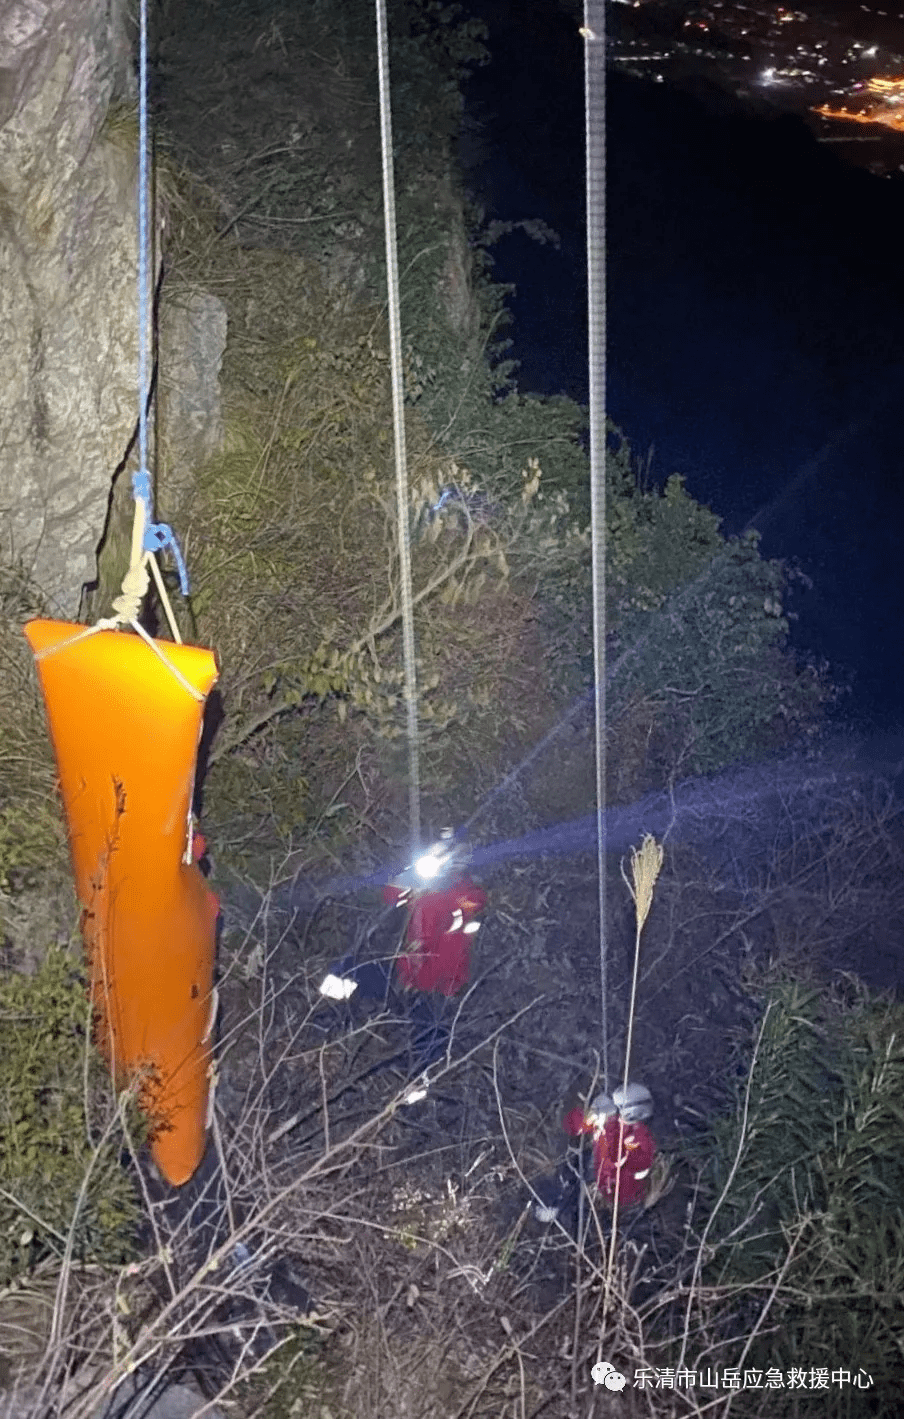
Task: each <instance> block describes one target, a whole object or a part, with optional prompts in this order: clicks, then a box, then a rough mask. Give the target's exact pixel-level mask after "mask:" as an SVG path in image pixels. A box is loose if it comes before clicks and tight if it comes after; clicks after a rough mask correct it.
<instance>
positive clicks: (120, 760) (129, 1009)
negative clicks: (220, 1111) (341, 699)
mask: <svg viewBox="0 0 904 1419" xmlns="http://www.w3.org/2000/svg"><path fill="white" fill-rule="evenodd" d="M25 634H26V636H27V638H28V641H29V643H30V645H31V648H32V650H33V652H34V654H35V657H36V660H37V667H38V674H39V676H40V681H41V689H42V691H43V695H44V700H45V704H46V707H47V717H48V722H49V725H50V734H51V738H52V740H53V746H54V751H55V753H56V760H57V766H58V770H59V779H60V789H61V793H62V797H63V804H64V807H65V811H66V818H67V821H68V827H69V842H70V847H71V851H72V864H73V870H74V875H75V885H76V891H77V893H78V897H79V900H80V902H81V905H82V908H83V912H82V935H83V938H84V943H85V951H86V956H87V960H88V965H89V970H90V977H91V994H92V1001H93V1004H94V1008H95V1029H96V1038H97V1042H98V1045H99V1047H100V1049H101V1050H102V1051H103V1053H104V1055H105V1057H106V1059H107V1060H108V1062H109V1064H110V1067H111V1070H112V1072H113V1076H114V1079H115V1081H116V1084H117V1087H118V1088H122V1087H124V1086H125V1085H126V1084H127V1083H128V1082H130V1081H133V1080H137V1081H138V1087H139V1097H140V1102H141V1105H142V1108H143V1110H144V1112H145V1114H146V1115H147V1117H148V1118H149V1119H150V1122H151V1126H152V1133H151V1150H152V1154H153V1158H154V1161H155V1163H156V1164H157V1166H158V1168H159V1169H160V1171H161V1173H162V1174H163V1175H164V1177H166V1179H167V1180H168V1181H169V1182H170V1183H172V1184H174V1185H177V1186H178V1185H179V1184H181V1183H184V1182H187V1181H188V1179H189V1178H190V1177H191V1176H192V1174H193V1173H194V1171H195V1169H196V1167H197V1166H198V1164H199V1162H200V1161H201V1158H202V1156H203V1153H204V1147H205V1139H206V1130H207V1121H208V1100H209V1096H210V1091H211V1088H212V1083H211V1072H212V1040H213V1030H214V1024H215V1014H216V1003H215V1002H216V993H215V988H214V956H215V950H216V918H217V912H218V910H219V904H218V902H217V898H216V897H215V896H214V894H213V892H211V891H210V889H209V887H208V886H207V883H206V881H205V879H204V876H203V874H202V873H201V871H200V870H199V868H198V866H197V863H196V862H195V861H193V860H192V852H191V842H190V836H191V832H190V817H189V814H190V812H191V803H192V793H193V787H194V771H195V759H196V755H197V748H198V740H199V737H200V732H201V721H202V715H203V709H204V700H205V698H206V696H207V695H208V694H209V692H210V690H211V689H212V688H213V685H214V683H215V682H216V679H217V673H218V672H217V665H216V660H215V658H214V656H213V654H212V653H211V652H210V651H209V650H202V649H199V648H197V647H195V646H186V645H175V644H172V643H171V642H168V641H167V642H162V641H160V642H156V643H155V644H156V646H157V647H158V648H159V652H160V653H159V654H155V651H154V649H153V648H152V647H151V646H150V645H148V644H147V643H146V642H145V641H144V640H142V639H141V637H140V636H138V635H134V634H131V633H128V632H123V631H114V630H104V631H97V632H95V633H93V634H87V635H86V634H85V627H84V626H76V625H71V624H69V623H66V622H59V621H32V622H30V623H29V624H28V625H27V626H26V628H25ZM174 671H175V672H178V673H174ZM180 676H181V677H182V680H184V681H187V682H188V683H187V685H186V684H184V683H180V679H179V677H180ZM189 687H191V688H189ZM192 690H193V691H194V692H195V693H194V694H193V693H192ZM196 695H197V698H196V697H195V696H196Z"/></svg>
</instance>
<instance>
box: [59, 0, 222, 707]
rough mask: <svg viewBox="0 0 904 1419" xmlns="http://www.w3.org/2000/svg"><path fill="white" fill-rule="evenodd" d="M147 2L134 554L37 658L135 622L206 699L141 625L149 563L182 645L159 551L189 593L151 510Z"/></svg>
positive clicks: (176, 555) (143, 10) (168, 533)
mask: <svg viewBox="0 0 904 1419" xmlns="http://www.w3.org/2000/svg"><path fill="white" fill-rule="evenodd" d="M147 28H148V27H147V0H141V4H140V7H139V46H138V469H137V471H136V472H135V473H134V474H133V475H132V494H133V497H134V499H135V514H134V518H133V521H132V543H131V552H130V557H129V566H128V569H127V570H126V573H125V576H124V577H123V579H122V586H121V588H120V593H119V596H117V597H116V599H115V600H114V602H113V611H114V612H115V614H114V615H113V616H107V617H103V618H101V619H99V620H98V621H96V622H95V624H94V625H93V626H88V627H86V628H85V630H83V631H80V632H79V633H78V635H75V636H72V637H71V638H70V639H69V640H65V641H61V642H60V643H59V644H58V645H55V646H48V648H47V649H46V650H43V651H41V652H39V653H38V655H37V657H36V658H37V659H38V660H44V659H45V658H46V657H47V656H50V655H55V654H57V652H58V651H61V650H64V649H68V648H69V647H71V646H73V645H76V644H77V643H78V642H79V641H83V640H87V639H88V637H89V636H94V635H97V633H98V631H116V630H119V629H120V628H121V627H122V626H126V625H127V626H130V627H131V629H132V630H133V631H135V632H136V633H137V634H138V635H139V636H141V638H142V640H143V641H145V642H146V644H147V645H149V646H150V648H151V650H153V652H154V654H155V655H156V656H158V658H159V659H160V660H162V661H163V663H164V665H166V667H167V668H168V670H169V671H170V672H171V673H172V675H173V676H174V677H175V679H176V680H177V681H178V682H179V684H180V685H181V686H182V688H183V689H184V690H187V691H188V693H189V694H190V695H191V696H192V697H193V698H194V699H196V700H203V699H204V696H203V695H202V694H199V692H198V691H197V690H196V689H195V687H194V686H193V685H191V684H189V682H188V680H186V678H185V676H184V675H182V674H181V672H180V671H179V670H178V669H177V668H176V666H175V665H173V663H172V661H171V660H170V659H169V657H168V656H167V655H166V653H165V651H163V650H162V649H161V648H160V646H159V645H157V644H156V642H155V641H154V640H153V639H152V638H151V637H150V636H149V635H148V633H147V631H145V630H144V628H143V627H142V626H141V624H140V622H139V620H138V617H139V615H140V614H141V605H142V602H143V601H144V598H145V596H146V594H147V589H148V581H149V577H148V567H150V570H151V573H152V575H153V577H154V583H155V585H156V588H157V593H158V595H159V597H160V602H161V605H162V606H163V610H164V613H165V615H166V619H167V622H168V624H169V628H170V634H171V635H172V638H173V640H174V641H175V642H176V644H177V645H181V644H182V637H181V635H180V634H179V627H178V626H177V624H176V618H175V616H174V615H173V608H172V605H171V604H170V599H169V595H168V594H167V590H166V587H165V585H164V583H163V577H162V576H161V574H160V568H159V567H158V565H157V561H156V558H155V557H154V553H155V552H159V551H162V550H163V549H164V548H165V547H169V549H170V551H171V552H172V555H173V560H174V561H175V563H176V569H177V571H178V573H179V586H180V588H181V591H182V595H183V596H187V595H188V573H187V572H186V569H185V562H184V560H183V557H182V553H181V550H180V548H179V544H178V542H177V541H176V536H175V533H174V532H173V529H172V528H171V527H170V526H169V525H168V524H167V523H165V522H151V521H150V519H149V508H150V505H151V475H150V473H149V472H148V467H147V453H148V403H149V385H148V311H149V303H148V264H149V262H148V251H149V247H150V238H149V234H148V193H149V189H150V180H149V172H148V100H147V90H148V34H147Z"/></svg>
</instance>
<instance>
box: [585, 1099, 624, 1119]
mask: <svg viewBox="0 0 904 1419" xmlns="http://www.w3.org/2000/svg"><path fill="white" fill-rule="evenodd" d="M617 1113H618V1109H617V1108H616V1105H615V1100H614V1099H612V1098H610V1097H609V1095H608V1094H597V1096H596V1098H595V1099H594V1100H593V1101H592V1102H591V1103H590V1104H589V1105H588V1107H587V1113H586V1115H585V1117H586V1119H587V1122H588V1123H589V1124H592V1125H594V1126H595V1127H602V1125H603V1124H604V1123H605V1122H606V1119H607V1118H612V1117H613V1115H614V1114H617Z"/></svg>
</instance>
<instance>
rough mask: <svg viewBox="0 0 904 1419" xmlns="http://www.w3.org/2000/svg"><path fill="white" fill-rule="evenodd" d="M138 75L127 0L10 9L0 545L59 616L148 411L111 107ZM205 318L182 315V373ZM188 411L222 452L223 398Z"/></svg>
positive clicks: (36, 2)
mask: <svg viewBox="0 0 904 1419" xmlns="http://www.w3.org/2000/svg"><path fill="white" fill-rule="evenodd" d="M134 87H135V85H134V78H133V74H132V63H131V57H130V36H129V33H128V30H127V23H126V5H125V3H124V0H13V2H12V3H9V0H7V3H6V4H5V5H3V6H0V535H2V544H0V556H2V558H3V560H4V561H8V560H13V561H21V562H22V564H23V565H24V566H25V567H26V568H27V569H28V570H29V572H30V573H31V575H32V576H33V578H34V580H35V581H36V582H37V584H38V585H39V586H40V588H41V589H42V591H43V592H44V594H45V596H46V597H47V599H48V601H49V603H50V605H51V606H52V607H53V608H54V609H55V611H56V612H58V613H59V614H61V615H63V616H72V615H74V614H75V613H76V612H77V611H78V607H79V602H80V598H81V593H82V587H83V585H84V584H85V583H86V582H89V581H91V580H93V578H94V577H95V574H96V552H97V546H98V543H99V541H100V539H101V536H102V532H103V528H104V522H105V518H106V513H107V503H108V499H109V495H110V486H111V480H112V478H113V475H114V474H115V472H116V470H117V468H118V467H119V466H120V465H121V464H122V461H123V459H124V457H125V454H126V450H127V448H128V445H129V440H130V438H131V434H132V430H133V427H134V425H135V421H136V417H137V408H138V395H137V345H138V325H137V310H136V306H137V295H136V271H137V232H136V228H137V218H136V176H137V171H136V169H137V162H136V141H135V131H136V130H135V124H134V120H133V119H132V118H129V117H126V118H123V119H121V121H116V120H115V118H113V117H111V114H113V115H115V114H116V112H117V111H119V112H120V113H122V112H123V106H124V105H129V104H131V103H133V101H134ZM209 299H210V298H208V300H209ZM196 314H197V312H196ZM200 324H201V325H202V326H204V331H205V333H204V339H205V341H206V342H207V344H208V345H209V343H210V341H209V324H210V322H209V321H207V322H205V321H202V322H200ZM214 325H215V327H218V328H219V333H220V339H221V342H224V340H225V330H224V329H223V328H222V327H223V326H224V325H225V317H224V316H222V313H221V314H220V317H219V318H218V320H216V321H215V322H214ZM198 326H199V321H198V319H191V318H188V319H185V318H183V319H181V320H180V319H178V318H177V319H176V320H175V321H173V322H171V325H170V328H171V330H173V332H174V336H175V338H174V339H173V340H172V341H171V342H170V343H171V344H172V345H174V346H177V347H178V348H177V349H174V350H173V352H172V360H171V363H170V368H169V371H168V379H169V382H170V385H172V384H173V383H175V384H178V382H179V381H178V379H177V377H176V369H177V367H178V364H179V361H180V360H183V361H184V362H185V363H186V364H187V366H188V367H189V368H192V367H194V366H195V365H196V362H197V352H196V351H194V350H192V349H191V348H187V347H186V344H185V342H186V341H188V344H189V346H190V344H191V339H192V336H193V334H194V333H197V329H198ZM221 352H222V343H221V345H220V353H221ZM217 363H218V360H216V359H215V361H214V371H215V370H216V367H217ZM213 378H214V386H215V383H216V377H215V372H214V377H213ZM195 383H196V384H197V383H198V381H197V379H196V380H195ZM200 383H201V386H209V383H210V380H209V377H208V376H203V377H201V380H200ZM208 392H209V390H208ZM214 395H216V390H215V389H214ZM183 412H185V411H182V410H180V409H179V408H178V407H174V409H173V411H172V416H173V420H174V422H175V423H177V424H178V421H179V417H180V415H181V413H183ZM188 422H189V423H190V424H191V425H192V426H193V428H192V429H188V430H187V431H186V433H185V435H184V438H183V439H182V441H181V446H182V447H184V446H185V440H186V439H187V440H188V443H189V444H191V443H192V439H193V438H194V437H196V436H198V435H200V439H199V447H200V449H201V450H203V451H204V452H208V451H210V446H211V441H212V440H214V441H215V440H216V437H217V434H218V427H219V410H218V408H216V407H215V408H214V409H213V410H212V415H211V418H208V417H207V414H206V413H204V414H199V411H198V409H196V408H194V407H192V408H191V409H190V410H188ZM174 433H178V429H174ZM105 609H106V608H105Z"/></svg>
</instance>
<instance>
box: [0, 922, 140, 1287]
mask: <svg viewBox="0 0 904 1419" xmlns="http://www.w3.org/2000/svg"><path fill="white" fill-rule="evenodd" d="M89 1032H90V1006H89V1003H88V998H87V994H86V987H85V980H84V977H83V975H82V973H81V972H80V971H79V970H78V969H77V968H76V966H75V963H74V962H73V959H72V957H71V955H70V954H69V952H68V951H66V950H63V949H59V948H54V949H51V950H49V951H48V952H47V955H46V957H45V959H44V961H43V963H42V964H41V966H40V968H39V969H38V971H37V972H36V973H35V974H34V975H33V976H27V975H21V974H18V973H16V972H4V973H3V974H2V975H0V1285H6V1284H8V1283H9V1282H10V1281H11V1280H13V1279H14V1278H15V1277H16V1276H18V1275H21V1274H23V1273H26V1272H28V1271H29V1270H30V1269H32V1268H33V1267H34V1266H36V1265H37V1264H38V1263H39V1262H40V1261H42V1260H43V1259H44V1258H46V1257H48V1256H58V1257H62V1256H63V1255H64V1253H65V1251H66V1246H67V1238H68V1236H69V1234H70V1231H71V1233H72V1237H73V1247H72V1255H73V1257H74V1258H75V1259H76V1260H78V1261H91V1262H100V1263H107V1264H117V1263H120V1262H122V1261H124V1260H126V1259H127V1258H128V1257H129V1256H130V1255H131V1254H132V1250H133V1245H134V1238H135V1228H136V1223H137V1218H138V1209H137V1196H136V1193H135V1190H134V1187H133V1185H132V1183H131V1182H130V1180H129V1179H128V1177H127V1175H126V1173H125V1171H124V1170H123V1168H122V1167H121V1165H120V1150H121V1147H122V1142H123V1140H122V1131H121V1127H120V1124H119V1121H118V1118H117V1108H116V1101H115V1100H114V1099H112V1098H111V1090H110V1082H109V1076H108V1074H107V1070H106V1068H105V1066H104V1065H103V1063H102V1061H101V1060H100V1058H99V1056H97V1055H96V1053H95V1051H94V1047H93V1045H92V1044H91V1042H90V1039H89ZM131 1125H132V1127H134V1128H135V1129H136V1136H137V1137H140V1133H141V1128H140V1124H139V1122H138V1120H137V1116H136V1115H135V1113H134V1111H132V1112H131Z"/></svg>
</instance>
